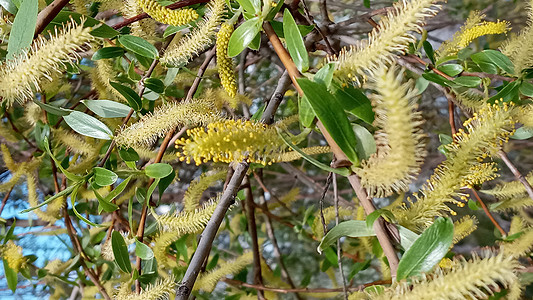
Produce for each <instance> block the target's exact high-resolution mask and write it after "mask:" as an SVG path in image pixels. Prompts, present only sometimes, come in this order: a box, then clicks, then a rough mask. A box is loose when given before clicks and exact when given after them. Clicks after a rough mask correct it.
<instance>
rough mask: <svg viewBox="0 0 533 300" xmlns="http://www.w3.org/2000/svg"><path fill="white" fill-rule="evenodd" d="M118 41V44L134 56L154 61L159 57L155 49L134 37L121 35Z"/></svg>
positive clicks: (143, 40)
mask: <svg viewBox="0 0 533 300" xmlns="http://www.w3.org/2000/svg"><path fill="white" fill-rule="evenodd" d="M118 41H119V42H120V44H122V46H124V48H126V49H127V50H129V51H131V52H133V53H135V54H138V55H141V56H144V57H148V58H151V59H156V58H158V57H159V52H158V51H157V48H156V47H155V46H154V45H152V44H150V42H148V41H147V40H145V39H143V38H141V37H138V36H134V35H121V36H119V37H118Z"/></svg>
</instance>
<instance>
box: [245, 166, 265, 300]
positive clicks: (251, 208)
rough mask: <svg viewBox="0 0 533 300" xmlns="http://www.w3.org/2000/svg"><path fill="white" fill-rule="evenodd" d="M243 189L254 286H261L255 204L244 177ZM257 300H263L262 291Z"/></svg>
mask: <svg viewBox="0 0 533 300" xmlns="http://www.w3.org/2000/svg"><path fill="white" fill-rule="evenodd" d="M243 184H244V186H245V187H246V188H245V194H246V199H245V200H244V202H245V206H246V219H248V232H249V234H250V238H251V239H252V253H253V256H254V261H253V263H254V284H259V285H263V277H262V276H261V253H260V250H259V242H258V241H257V224H256V222H255V202H254V196H253V194H252V186H251V185H250V178H249V177H248V176H246V177H244V181H243ZM257 299H259V300H262V299H265V295H264V293H263V291H258V292H257Z"/></svg>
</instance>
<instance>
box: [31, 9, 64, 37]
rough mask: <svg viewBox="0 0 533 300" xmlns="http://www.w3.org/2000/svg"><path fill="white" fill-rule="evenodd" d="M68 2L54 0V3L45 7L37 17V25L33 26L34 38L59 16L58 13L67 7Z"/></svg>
mask: <svg viewBox="0 0 533 300" xmlns="http://www.w3.org/2000/svg"><path fill="white" fill-rule="evenodd" d="M68 2H69V0H54V2H52V3H50V5H48V6H47V7H45V8H44V9H43V10H41V12H40V13H39V14H38V15H37V23H36V25H35V34H34V36H33V37H34V38H36V37H37V36H38V35H39V33H41V32H43V30H44V28H45V27H46V26H47V25H48V24H50V22H52V20H53V19H54V18H55V17H56V16H57V14H59V12H60V11H61V10H62V9H63V7H65V5H67V4H68Z"/></svg>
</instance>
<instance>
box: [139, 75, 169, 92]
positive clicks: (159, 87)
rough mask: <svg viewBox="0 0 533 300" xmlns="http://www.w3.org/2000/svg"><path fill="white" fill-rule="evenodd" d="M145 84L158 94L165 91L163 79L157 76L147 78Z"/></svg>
mask: <svg viewBox="0 0 533 300" xmlns="http://www.w3.org/2000/svg"><path fill="white" fill-rule="evenodd" d="M144 86H145V87H147V88H149V89H150V90H152V91H154V92H156V93H158V94H161V93H163V92H164V91H165V85H164V84H163V81H161V80H159V79H157V78H146V79H145V80H144Z"/></svg>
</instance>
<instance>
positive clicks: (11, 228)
mask: <svg viewBox="0 0 533 300" xmlns="http://www.w3.org/2000/svg"><path fill="white" fill-rule="evenodd" d="M16 225H17V219H15V218H13V224H11V227H9V230H8V231H7V232H6V235H5V236H4V245H5V244H6V243H7V242H8V241H9V240H11V239H12V237H13V238H14V236H13V232H15V227H16Z"/></svg>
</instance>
